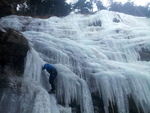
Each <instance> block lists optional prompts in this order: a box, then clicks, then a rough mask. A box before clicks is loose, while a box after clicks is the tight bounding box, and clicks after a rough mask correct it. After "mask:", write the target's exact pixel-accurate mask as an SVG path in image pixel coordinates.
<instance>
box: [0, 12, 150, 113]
mask: <svg viewBox="0 0 150 113" xmlns="http://www.w3.org/2000/svg"><path fill="white" fill-rule="evenodd" d="M0 25H2V26H3V27H10V28H13V29H15V30H19V31H20V32H22V34H23V35H24V36H25V37H26V38H27V39H28V41H29V45H30V50H29V51H28V55H27V57H26V64H25V72H24V76H23V78H19V79H21V80H22V86H21V88H20V92H17V94H16V93H15V91H14V93H12V94H11V93H10V90H9V89H6V90H4V92H3V94H2V96H1V97H2V98H0V112H3V113H74V112H75V111H74V112H73V111H72V110H71V107H70V104H71V102H74V101H75V102H76V104H77V105H79V106H80V112H81V113H94V106H93V102H92V96H91V93H94V92H98V93H99V97H101V98H102V100H103V102H104V109H105V113H109V109H108V106H109V102H111V103H112V104H116V106H117V110H118V113H129V101H128V97H129V96H132V97H133V100H134V101H135V104H136V106H137V108H138V110H139V111H140V109H142V110H143V112H144V113H150V62H149V61H141V57H140V54H139V52H140V51H142V49H146V50H149V51H150V32H149V31H150V19H149V18H144V17H134V16H130V15H125V14H122V13H116V12H110V11H105V10H103V11H100V12H97V13H95V14H93V15H75V14H71V15H69V16H67V17H63V18H57V17H51V18H48V19H38V18H31V17H24V16H15V15H12V16H7V17H4V18H1V19H0ZM46 62H48V63H50V64H52V65H54V66H55V67H56V68H57V69H58V77H57V80H56V86H57V94H56V96H55V95H49V94H48V93H47V92H48V91H49V89H50V85H49V83H48V75H47V72H46V71H42V70H41V68H42V66H43V64H44V63H46ZM58 101H59V103H58ZM60 104H61V105H60ZM4 106H5V108H4ZM6 106H7V107H6Z"/></svg>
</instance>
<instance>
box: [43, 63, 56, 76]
mask: <svg viewBox="0 0 150 113" xmlns="http://www.w3.org/2000/svg"><path fill="white" fill-rule="evenodd" d="M44 69H46V71H47V72H48V73H49V74H50V75H54V76H57V69H56V68H55V67H53V66H52V65H50V64H45V65H44V67H43V68H42V70H44Z"/></svg>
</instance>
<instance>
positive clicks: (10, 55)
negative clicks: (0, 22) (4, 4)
mask: <svg viewBox="0 0 150 113" xmlns="http://www.w3.org/2000/svg"><path fill="white" fill-rule="evenodd" d="M28 49H29V47H28V41H27V40H26V39H25V37H23V36H22V34H20V33H19V32H18V31H15V30H12V29H7V30H6V32H4V30H3V31H1V30H0V71H1V74H4V73H6V68H8V67H9V70H13V73H14V74H16V75H21V74H22V73H23V71H24V58H25V57H26V54H27V51H28ZM7 70H8V69H7Z"/></svg>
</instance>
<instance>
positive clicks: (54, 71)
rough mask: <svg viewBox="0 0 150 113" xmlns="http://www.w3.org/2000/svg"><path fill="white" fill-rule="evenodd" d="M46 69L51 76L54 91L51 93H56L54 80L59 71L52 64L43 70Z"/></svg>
mask: <svg viewBox="0 0 150 113" xmlns="http://www.w3.org/2000/svg"><path fill="white" fill-rule="evenodd" d="M44 69H46V71H47V72H48V73H49V74H50V76H49V83H50V84H51V87H52V89H51V90H50V91H49V93H56V89H55V83H54V80H55V78H56V76H57V73H58V72H57V69H56V68H55V67H53V66H52V65H50V64H44V67H43V68H42V70H44Z"/></svg>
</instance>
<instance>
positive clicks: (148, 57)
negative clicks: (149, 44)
mask: <svg viewBox="0 0 150 113" xmlns="http://www.w3.org/2000/svg"><path fill="white" fill-rule="evenodd" d="M140 58H141V59H140V60H141V61H150V50H148V49H142V50H141V51H140Z"/></svg>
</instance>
